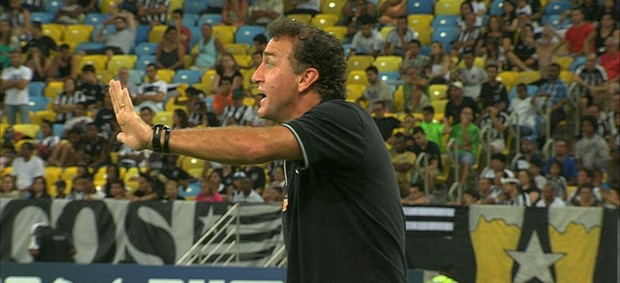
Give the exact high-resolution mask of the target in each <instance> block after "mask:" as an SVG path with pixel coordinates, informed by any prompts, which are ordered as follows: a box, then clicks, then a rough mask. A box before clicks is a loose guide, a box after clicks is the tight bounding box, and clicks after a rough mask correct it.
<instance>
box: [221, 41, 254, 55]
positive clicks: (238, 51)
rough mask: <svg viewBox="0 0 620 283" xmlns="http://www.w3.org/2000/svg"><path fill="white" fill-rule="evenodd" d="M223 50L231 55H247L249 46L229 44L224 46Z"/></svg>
mask: <svg viewBox="0 0 620 283" xmlns="http://www.w3.org/2000/svg"><path fill="white" fill-rule="evenodd" d="M224 49H226V52H228V53H230V54H233V55H248V50H249V49H250V45H248V44H245V43H229V44H226V45H224Z"/></svg>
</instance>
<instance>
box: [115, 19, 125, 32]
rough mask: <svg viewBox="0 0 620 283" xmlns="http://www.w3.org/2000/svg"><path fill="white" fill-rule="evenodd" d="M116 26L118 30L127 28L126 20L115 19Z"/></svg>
mask: <svg viewBox="0 0 620 283" xmlns="http://www.w3.org/2000/svg"><path fill="white" fill-rule="evenodd" d="M114 27H115V28H116V30H123V29H125V21H123V20H122V19H116V20H114Z"/></svg>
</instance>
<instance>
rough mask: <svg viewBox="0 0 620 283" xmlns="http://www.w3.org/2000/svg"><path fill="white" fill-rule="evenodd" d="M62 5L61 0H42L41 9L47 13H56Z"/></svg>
mask: <svg viewBox="0 0 620 283" xmlns="http://www.w3.org/2000/svg"><path fill="white" fill-rule="evenodd" d="M62 6H63V1H62V0H46V1H43V10H45V12H48V13H52V14H56V12H58V10H60V8H62Z"/></svg>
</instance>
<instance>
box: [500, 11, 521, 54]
mask: <svg viewBox="0 0 620 283" xmlns="http://www.w3.org/2000/svg"><path fill="white" fill-rule="evenodd" d="M502 3H503V5H502V14H501V15H500V18H501V22H502V32H503V33H504V38H506V39H508V40H507V41H506V40H503V42H504V44H503V45H505V44H506V43H511V42H512V38H513V36H514V34H515V33H516V32H517V28H518V26H519V20H518V19H517V13H516V7H515V4H514V3H513V2H512V1H504V2H502ZM509 46H510V45H509ZM504 49H506V50H507V48H504Z"/></svg>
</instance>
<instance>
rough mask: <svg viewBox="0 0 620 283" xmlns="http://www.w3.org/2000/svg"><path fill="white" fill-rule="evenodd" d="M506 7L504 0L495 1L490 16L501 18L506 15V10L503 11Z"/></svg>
mask: <svg viewBox="0 0 620 283" xmlns="http://www.w3.org/2000/svg"><path fill="white" fill-rule="evenodd" d="M503 6H504V0H494V1H493V2H492V3H491V7H490V8H491V9H490V11H489V14H490V15H491V16H499V15H501V14H502V13H504V10H502V7H503Z"/></svg>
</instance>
